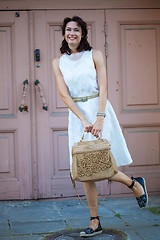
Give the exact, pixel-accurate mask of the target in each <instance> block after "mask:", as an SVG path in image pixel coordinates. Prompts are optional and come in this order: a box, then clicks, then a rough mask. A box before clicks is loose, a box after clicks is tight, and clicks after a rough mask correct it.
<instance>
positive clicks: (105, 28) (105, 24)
mask: <svg viewBox="0 0 160 240" xmlns="http://www.w3.org/2000/svg"><path fill="white" fill-rule="evenodd" d="M107 34H108V25H107V22H106V20H105V22H104V36H105V44H104V47H105V55H106V56H108V43H107Z"/></svg>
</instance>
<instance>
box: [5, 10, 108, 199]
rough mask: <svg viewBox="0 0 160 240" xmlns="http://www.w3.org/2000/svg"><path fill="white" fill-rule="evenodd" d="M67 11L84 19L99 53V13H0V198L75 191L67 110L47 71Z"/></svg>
mask: <svg viewBox="0 0 160 240" xmlns="http://www.w3.org/2000/svg"><path fill="white" fill-rule="evenodd" d="M72 15H80V16H82V18H84V19H86V20H87V22H88V25H89V29H88V30H89V41H90V42H91V43H92V45H93V47H96V48H99V49H101V50H102V51H103V52H104V43H105V37H104V11H30V12H27V11H25V12H23V11H20V12H1V15H0V51H1V56H0V61H1V62H0V68H1V77H0V100H1V101H0V199H31V198H35V199H36V198H50V197H67V196H74V195H75V192H74V190H73V187H72V185H71V182H70V178H69V152H68V133H67V127H68V109H67V108H66V106H65V105H64V104H63V102H62V100H61V98H60V96H59V93H58V91H57V88H56V83H55V78H54V74H53V70H52V60H53V59H54V58H55V57H59V56H60V53H59V48H60V45H61V41H62V35H61V28H60V25H61V23H62V20H63V19H64V17H66V16H72ZM35 49H38V51H39V52H38V51H37V52H35ZM36 53H37V58H36ZM26 80H28V84H26V85H25V83H26ZM44 102H45V103H46V105H47V108H46V107H44V108H43V103H44ZM21 105H22V109H21V111H20V109H19V107H20V106H21ZM23 105H25V107H24V108H23ZM46 105H45V106H46ZM26 106H27V107H26ZM27 108H28V109H27ZM26 110H27V111H26ZM79 187H80V188H79V191H80V193H81V194H82V193H83V186H82V184H81V185H80V186H79Z"/></svg>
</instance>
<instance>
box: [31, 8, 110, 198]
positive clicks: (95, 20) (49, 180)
mask: <svg viewBox="0 0 160 240" xmlns="http://www.w3.org/2000/svg"><path fill="white" fill-rule="evenodd" d="M73 15H79V16H81V17H82V18H84V19H85V20H86V21H87V23H88V25H89V41H90V42H91V44H92V46H93V47H95V48H97V49H100V50H101V51H102V52H103V53H104V50H105V49H104V44H105V37H104V11H101V10H100V11H78V10H77V11H46V12H44V11H38V12H37V11H35V12H34V29H35V48H40V50H41V53H42V58H41V62H40V64H41V67H40V68H38V69H36V70H35V71H36V79H39V80H40V81H41V82H42V86H43V89H44V92H45V94H46V96H47V101H48V103H49V104H48V105H49V111H48V112H44V111H43V110H42V109H40V108H37V113H36V115H37V134H38V153H39V156H38V164H39V167H38V169H39V171H38V174H39V196H40V197H61V196H74V195H75V192H74V189H73V187H72V185H71V181H70V178H69V152H68V133H67V128H68V109H67V107H66V106H65V104H64V103H63V102H62V100H61V98H60V96H59V93H58V90H57V87H56V81H55V77H54V74H53V70H52V60H53V59H54V58H56V57H59V56H60V53H59V48H60V45H61V42H62V39H63V38H62V36H61V29H60V25H61V24H62V21H63V19H64V18H65V17H67V16H73ZM37 101H38V100H37ZM44 126H45V128H44ZM77 186H78V189H79V193H80V194H84V192H83V185H82V184H77ZM98 186H99V192H100V184H99V185H98Z"/></svg>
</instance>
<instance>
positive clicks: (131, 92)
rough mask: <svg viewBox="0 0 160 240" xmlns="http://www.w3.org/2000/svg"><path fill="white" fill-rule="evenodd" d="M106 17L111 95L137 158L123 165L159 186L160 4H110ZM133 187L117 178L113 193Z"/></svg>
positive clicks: (153, 189)
mask: <svg viewBox="0 0 160 240" xmlns="http://www.w3.org/2000/svg"><path fill="white" fill-rule="evenodd" d="M106 17H107V18H106V21H107V27H108V32H107V42H108V58H107V67H108V89H109V99H110V101H111V103H112V105H113V107H114V109H115V111H116V113H117V116H118V119H119V121H120V124H121V126H122V129H123V132H124V135H125V138H126V141H127V144H128V147H129V150H130V153H131V155H132V158H133V164H132V165H131V166H128V167H122V170H123V171H124V172H125V173H126V174H128V175H131V174H133V175H134V176H139V175H140V176H141V175H142V176H144V177H145V178H146V180H147V186H148V189H149V191H150V192H156V191H160V186H159V182H160V174H159V173H160V138H159V136H160V25H159V23H160V10H114V11H112V10H108V11H106ZM129 192H130V191H129V190H128V188H126V187H125V186H123V185H119V184H118V183H112V188H111V193H112V194H120V193H129Z"/></svg>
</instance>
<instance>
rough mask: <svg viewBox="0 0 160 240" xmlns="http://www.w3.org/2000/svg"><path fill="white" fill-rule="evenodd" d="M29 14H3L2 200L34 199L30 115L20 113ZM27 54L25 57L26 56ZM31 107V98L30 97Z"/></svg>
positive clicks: (0, 75)
mask: <svg viewBox="0 0 160 240" xmlns="http://www.w3.org/2000/svg"><path fill="white" fill-rule="evenodd" d="M28 49H29V45H28V14H27V12H20V16H19V17H16V16H15V12H1V14H0V199H24V198H31V194H32V181H31V179H32V177H31V143H30V114H29V113H27V112H19V110H18V108H19V105H20V104H21V99H22V89H23V81H24V80H25V79H29V56H28ZM22 53H23V54H22ZM27 100H28V102H27V103H28V105H29V106H30V103H29V95H28V94H27Z"/></svg>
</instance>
